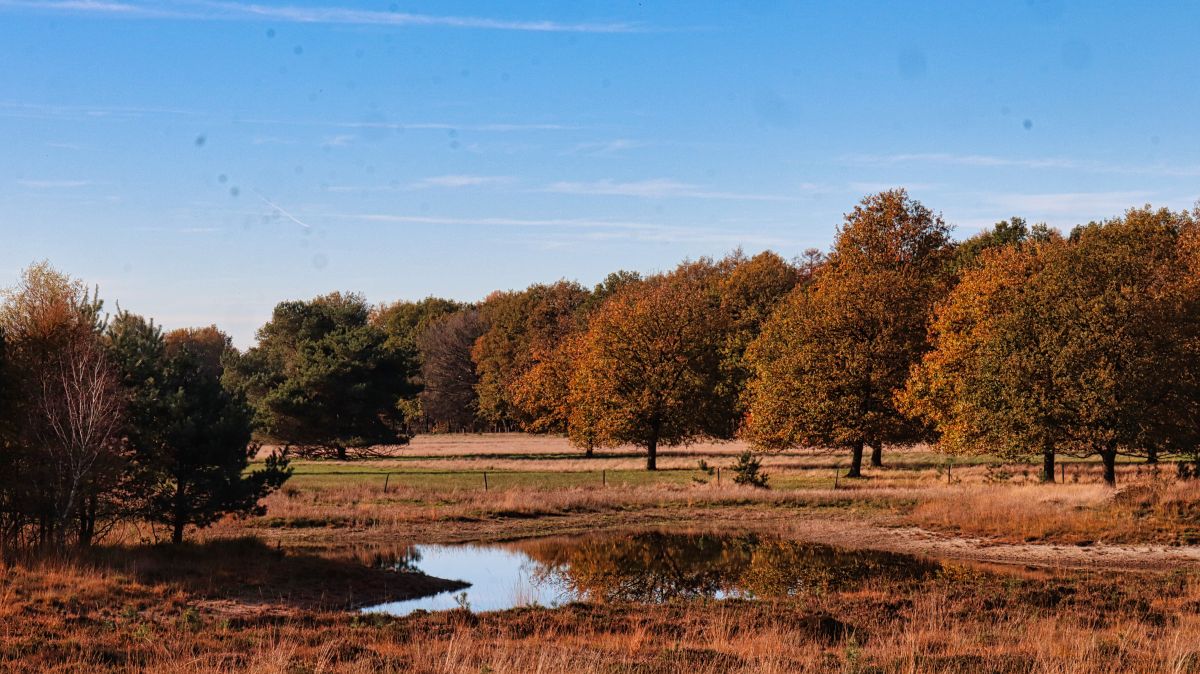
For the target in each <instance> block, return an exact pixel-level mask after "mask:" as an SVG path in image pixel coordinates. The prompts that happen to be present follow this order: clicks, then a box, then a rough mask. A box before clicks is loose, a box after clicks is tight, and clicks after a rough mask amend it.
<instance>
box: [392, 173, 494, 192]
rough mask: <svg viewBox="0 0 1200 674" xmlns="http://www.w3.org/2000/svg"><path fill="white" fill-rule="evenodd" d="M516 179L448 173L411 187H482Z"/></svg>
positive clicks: (425, 179)
mask: <svg viewBox="0 0 1200 674" xmlns="http://www.w3.org/2000/svg"><path fill="white" fill-rule="evenodd" d="M515 180H516V179H515V178H513V177H512V176H475V175H448V176H432V177H429V178H424V179H422V180H418V181H416V182H414V183H411V184H410V185H409V187H410V188H411V189H428V188H431V187H446V188H455V187H480V186H485V185H504V184H508V183H512V182H514V181H515Z"/></svg>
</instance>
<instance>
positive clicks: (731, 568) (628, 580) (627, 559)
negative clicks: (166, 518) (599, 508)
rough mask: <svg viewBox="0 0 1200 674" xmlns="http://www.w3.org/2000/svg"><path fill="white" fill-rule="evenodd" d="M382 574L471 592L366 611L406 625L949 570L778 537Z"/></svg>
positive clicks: (498, 557) (640, 537) (427, 556)
mask: <svg viewBox="0 0 1200 674" xmlns="http://www.w3.org/2000/svg"><path fill="white" fill-rule="evenodd" d="M379 564H380V565H381V566H385V567H388V568H393V569H396V570H397V571H399V572H412V571H419V572H421V573H425V574H427V575H430V576H436V577H438V578H446V579H452V580H461V581H464V582H467V583H470V587H468V588H467V589H465V590H462V591H457V592H444V593H441V594H436V595H432V596H428V597H421V598H417V599H410V600H406V601H397V602H391V603H386V604H380V605H377V606H371V607H368V608H365V609H363V611H364V612H370V613H388V614H391V615H400V616H402V615H408V614H409V613H412V612H413V611H418V610H425V611H441V610H447V609H453V608H460V607H462V608H469V609H471V610H472V611H497V610H504V609H509V608H516V607H519V606H548V607H556V606H562V605H564V604H568V603H571V602H574V601H595V602H611V601H626V602H641V603H662V602H667V601H675V600H704V599H710V600H721V599H726V598H732V597H737V598H744V599H756V598H769V597H789V596H797V595H804V594H819V593H822V592H828V591H832V590H842V589H850V588H853V587H856V586H858V585H859V584H862V583H866V582H871V581H874V580H881V579H891V580H904V579H914V580H919V579H922V578H926V577H928V576H930V575H932V574H934V573H936V572H937V571H938V570H939V569H940V568H941V567H940V565H939V564H938V563H936V562H933V561H930V560H926V559H921V558H917V557H912V556H909V555H902V554H896V553H888V552H880V551H871V550H845V549H841V548H836V547H832V546H828V545H820V544H814V543H803V542H798V541H792V540H786V539H781V538H776V537H771V536H762V535H740V536H721V535H712V534H681V533H667V532H636V533H628V532H626V533H607V534H592V535H586V536H578V537H557V538H548V539H537V540H531V541H522V542H518V543H495V544H486V545H478V544H471V545H414V546H411V547H409V548H406V549H404V550H403V551H401V553H400V554H398V555H395V556H393V557H391V558H385V559H381V560H379Z"/></svg>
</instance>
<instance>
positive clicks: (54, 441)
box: [0, 263, 127, 545]
mask: <svg viewBox="0 0 1200 674" xmlns="http://www.w3.org/2000/svg"><path fill="white" fill-rule="evenodd" d="M4 300H5V301H4V304H3V307H2V308H0V326H2V329H3V334H4V336H5V355H6V358H5V363H4V364H5V371H4V379H5V381H6V383H8V384H9V385H10V386H11V387H12V388H11V396H10V397H9V398H8V401H7V402H8V403H9V405H10V406H9V410H8V411H9V413H10V414H12V415H13V416H12V418H14V419H16V420H17V423H16V424H15V426H16V428H15V433H14V437H13V438H12V441H11V442H10V443H9V445H8V447H7V448H6V449H7V451H6V452H5V453H6V455H7V457H6V460H5V464H7V465H6V467H7V468H8V469H9V470H11V471H12V472H10V473H9V474H7V475H6V476H5V479H4V480H3V481H4V482H5V483H6V491H8V494H7V496H6V497H4V498H3V499H0V500H4V501H8V503H9V505H10V507H11V508H13V510H12V511H10V513H9V518H8V519H9V522H7V523H6V528H7V532H6V533H7V534H8V535H9V539H10V541H11V540H12V539H13V538H17V537H20V536H21V534H22V532H24V531H28V530H29V529H30V528H32V529H33V531H34V535H35V536H36V537H37V539H38V541H39V542H41V543H54V544H57V545H62V544H64V543H65V542H67V541H68V540H69V539H71V538H72V537H73V538H74V539H75V540H77V541H79V542H80V543H83V544H87V543H89V542H90V541H91V540H92V539H93V537H94V535H95V532H96V522H97V519H98V517H99V515H100V513H101V512H103V511H105V510H106V509H107V507H108V505H110V503H111V497H112V494H113V493H114V492H115V491H116V489H117V487H118V485H119V483H120V481H121V480H122V478H123V475H124V471H123V465H124V463H125V460H126V458H127V457H126V455H125V452H124V447H123V445H122V443H121V434H120V430H121V428H122V417H123V415H124V413H125V405H124V403H125V401H124V398H123V395H122V391H121V388H120V380H119V378H118V376H117V373H116V371H115V369H114V367H113V364H112V362H111V360H110V358H109V356H108V354H107V352H106V350H105V349H104V347H103V344H102V342H101V330H102V328H103V324H102V321H101V320H100V308H101V304H100V302H99V300H97V299H96V298H95V297H94V296H93V295H91V294H90V293H89V292H88V290H87V289H86V288H85V287H84V286H83V284H82V283H81V282H79V281H77V280H74V279H71V278H69V277H68V276H66V275H64V274H61V273H59V272H57V271H55V270H54V269H52V268H51V267H50V266H49V265H48V264H46V263H41V264H36V265H33V266H31V267H29V268H28V269H26V270H25V271H24V273H23V274H22V277H21V281H20V283H19V284H18V285H17V286H16V287H14V288H11V289H9V290H8V291H6V292H5V295H4Z"/></svg>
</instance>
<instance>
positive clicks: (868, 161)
mask: <svg viewBox="0 0 1200 674" xmlns="http://www.w3.org/2000/svg"><path fill="white" fill-rule="evenodd" d="M843 161H845V162H846V163H849V164H855V165H863V166H895V165H900V164H940V165H948V166H968V167H978V168H1022V169H1031V170H1064V171H1081V172H1086V173H1115V174H1132V175H1161V176H1178V177H1190V176H1200V166H1175V165H1170V164H1114V163H1110V162H1102V161H1091V160H1084V159H1071V158H1068V157H1033V158H1021V157H1001V156H997V155H987V154H953V153H948V152H922V153H907V154H903V153H902V154H886V155H878V154H858V155H847V156H845V157H843Z"/></svg>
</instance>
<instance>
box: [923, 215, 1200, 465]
mask: <svg viewBox="0 0 1200 674" xmlns="http://www.w3.org/2000/svg"><path fill="white" fill-rule="evenodd" d="M1195 228H1196V225H1195V221H1194V219H1193V218H1192V216H1191V215H1190V214H1188V213H1172V212H1171V211H1168V210H1157V211H1156V210H1152V209H1150V208H1148V207H1147V208H1144V209H1134V210H1131V211H1129V212H1128V213H1126V214H1125V216H1124V217H1122V218H1116V219H1113V220H1110V221H1107V222H1104V223H1092V224H1089V225H1087V226H1084V227H1080V228H1077V229H1076V230H1075V231H1073V232H1072V234H1071V236H1070V238H1069V240H1055V241H1051V242H1047V243H1042V244H1039V245H1036V246H1030V247H1025V248H1021V249H1009V250H1005V251H1000V252H998V253H995V254H992V255H984V256H983V264H982V265H981V266H980V267H979V268H977V269H976V270H974V271H972V272H968V273H967V274H966V275H964V279H963V283H962V284H960V286H959V287H958V288H957V289H956V290H955V291H954V292H953V293H952V294H951V296H950V297H949V298H948V299H947V301H946V303H945V305H944V306H942V307H941V308H940V309H939V312H938V318H937V321H936V323H935V324H934V329H933V332H932V337H933V344H934V346H935V349H934V350H933V351H931V352H930V353H929V354H928V355H927V356H926V357H925V359H924V361H923V362H922V364H921V366H920V367H919V368H917V369H916V370H915V372H914V378H913V381H912V383H911V384H910V386H909V390H908V391H907V392H906V394H905V396H903V397H902V398H907V399H911V400H912V403H911V404H912V407H913V408H914V409H916V410H918V411H921V412H923V413H924V414H925V415H926V416H927V417H928V418H930V419H931V420H932V421H933V422H934V423H936V424H937V425H938V427H939V428H940V429H941V430H942V432H943V442H945V443H946V444H947V446H948V447H950V448H951V449H958V450H960V451H979V452H982V451H989V450H991V451H1000V452H1005V453H1011V454H1014V455H1018V456H1019V455H1023V454H1030V453H1034V452H1038V453H1041V454H1042V457H1043V462H1044V469H1043V473H1044V474H1043V479H1047V480H1049V479H1052V475H1053V465H1054V464H1053V460H1054V455H1055V454H1056V453H1066V454H1071V455H1076V456H1098V457H1099V458H1100V459H1101V462H1102V463H1103V466H1104V479H1105V481H1106V482H1108V483H1109V484H1114V483H1115V481H1116V470H1115V464H1116V459H1117V456H1118V455H1120V454H1130V455H1142V456H1145V455H1146V454H1147V453H1150V452H1157V451H1159V450H1160V449H1161V450H1167V451H1180V450H1182V449H1184V448H1187V447H1194V446H1195V442H1196V431H1195V427H1194V424H1192V423H1189V421H1190V420H1194V419H1195V416H1194V415H1193V413H1192V412H1191V406H1192V403H1190V402H1189V401H1190V400H1191V399H1193V397H1194V391H1195V388H1194V382H1195V381H1196V379H1197V377H1196V364H1195V363H1196V360H1195V357H1194V355H1195V345H1196V344H1197V330H1198V328H1197V326H1200V313H1198V309H1197V307H1198V305H1200V295H1198V294H1197V292H1196V283H1195V281H1194V280H1193V279H1192V278H1191V275H1190V274H1187V273H1183V274H1181V273H1180V272H1181V271H1184V270H1187V269H1188V264H1189V263H1188V261H1187V256H1186V253H1187V249H1186V244H1187V242H1188V241H1189V240H1190V238H1191V236H1192V233H1193V232H1194V231H1195ZM940 405H946V407H944V408H939V406H940Z"/></svg>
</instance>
